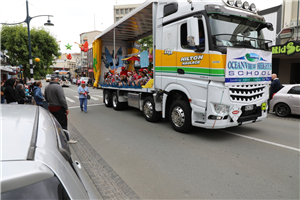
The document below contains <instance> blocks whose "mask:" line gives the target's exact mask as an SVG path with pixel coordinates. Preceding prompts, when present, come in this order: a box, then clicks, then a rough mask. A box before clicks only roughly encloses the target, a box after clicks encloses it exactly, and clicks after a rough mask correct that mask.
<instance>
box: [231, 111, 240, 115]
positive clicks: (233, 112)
mask: <svg viewBox="0 0 300 200" xmlns="http://www.w3.org/2000/svg"><path fill="white" fill-rule="evenodd" d="M239 112H240V111H238V110H235V111H232V114H234V115H237V114H239Z"/></svg>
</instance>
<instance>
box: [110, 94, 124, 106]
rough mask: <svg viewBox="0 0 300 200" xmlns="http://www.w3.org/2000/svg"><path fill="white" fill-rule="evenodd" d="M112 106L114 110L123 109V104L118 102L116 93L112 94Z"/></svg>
mask: <svg viewBox="0 0 300 200" xmlns="http://www.w3.org/2000/svg"><path fill="white" fill-rule="evenodd" d="M112 106H113V108H114V109H115V110H121V109H122V108H123V104H122V103H121V102H119V100H118V94H117V92H113V94H112Z"/></svg>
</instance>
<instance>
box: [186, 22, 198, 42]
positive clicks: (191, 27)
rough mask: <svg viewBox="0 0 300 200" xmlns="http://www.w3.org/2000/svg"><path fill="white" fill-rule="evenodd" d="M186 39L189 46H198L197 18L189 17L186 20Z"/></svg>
mask: <svg viewBox="0 0 300 200" xmlns="http://www.w3.org/2000/svg"><path fill="white" fill-rule="evenodd" d="M187 33H188V34H187V35H188V36H187V41H188V44H189V46H199V25H198V18H195V17H191V18H189V19H188V20H187Z"/></svg>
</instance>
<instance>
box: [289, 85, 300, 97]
mask: <svg viewBox="0 0 300 200" xmlns="http://www.w3.org/2000/svg"><path fill="white" fill-rule="evenodd" d="M288 94H297V95H300V86H294V87H292V88H291V89H290V90H289V91H288Z"/></svg>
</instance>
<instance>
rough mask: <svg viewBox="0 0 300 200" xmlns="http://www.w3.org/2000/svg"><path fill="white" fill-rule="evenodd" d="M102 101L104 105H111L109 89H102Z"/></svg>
mask: <svg viewBox="0 0 300 200" xmlns="http://www.w3.org/2000/svg"><path fill="white" fill-rule="evenodd" d="M103 101H104V104H105V106H106V107H112V98H111V92H110V91H109V90H104V98H103Z"/></svg>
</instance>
